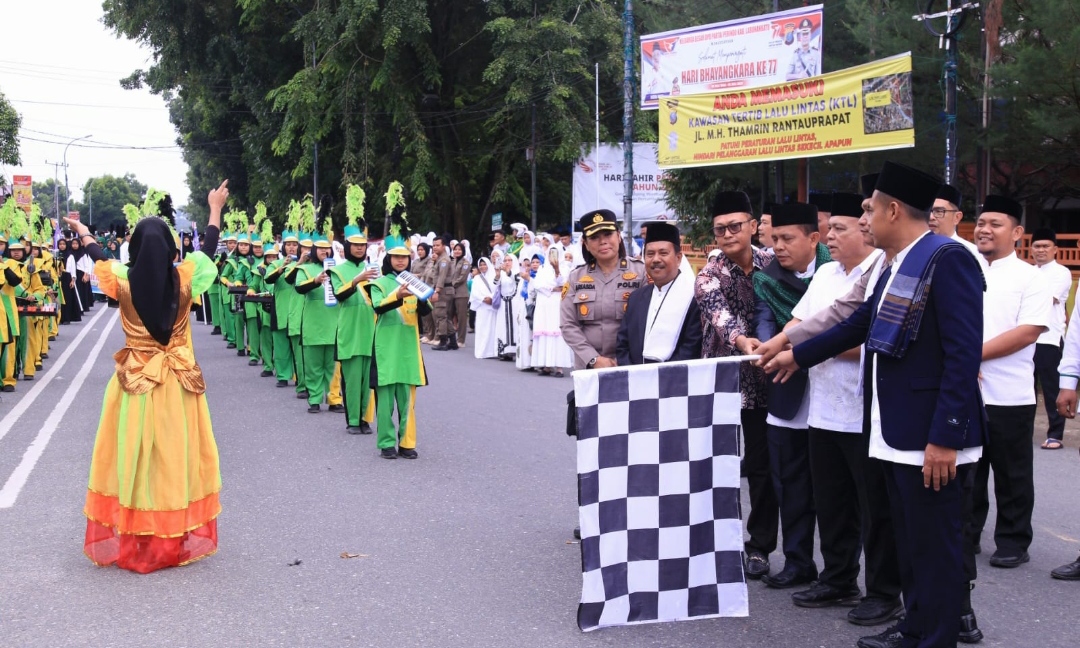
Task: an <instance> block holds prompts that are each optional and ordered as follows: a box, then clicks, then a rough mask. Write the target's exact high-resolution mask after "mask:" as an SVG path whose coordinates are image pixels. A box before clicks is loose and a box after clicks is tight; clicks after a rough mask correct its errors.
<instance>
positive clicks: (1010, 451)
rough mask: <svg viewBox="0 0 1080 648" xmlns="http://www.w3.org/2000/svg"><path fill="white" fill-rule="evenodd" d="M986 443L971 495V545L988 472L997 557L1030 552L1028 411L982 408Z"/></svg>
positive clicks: (986, 502)
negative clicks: (994, 512) (987, 435)
mask: <svg viewBox="0 0 1080 648" xmlns="http://www.w3.org/2000/svg"><path fill="white" fill-rule="evenodd" d="M986 415H987V417H988V418H989V421H990V428H989V429H990V441H989V442H988V443H987V444H986V446H985V447H984V448H983V457H982V459H980V460H979V463H978V467H977V468H976V470H975V487H974V491H973V493H972V523H971V528H970V530H969V535H970V536H971V537H970V541H971V542H972V544H976V543H978V542H979V539H980V538H981V537H982V532H983V528H984V527H985V526H986V518H987V516H988V515H989V513H990V494H989V491H988V482H989V479H990V469H991V468H992V469H993V470H994V499H995V501H996V502H997V520H996V521H995V523H994V543H995V544H996V545H997V549H998V551H1002V552H1004V553H1006V554H1008V553H1013V554H1015V553H1018V552H1021V551H1027V548H1028V547H1029V546H1031V538H1032V529H1031V514H1032V511H1034V509H1035V475H1034V472H1035V471H1034V461H1035V456H1034V450H1033V449H1032V445H1031V443H1032V438H1033V437H1034V435H1035V406H1034V405H1012V406H1001V405H987V406H986Z"/></svg>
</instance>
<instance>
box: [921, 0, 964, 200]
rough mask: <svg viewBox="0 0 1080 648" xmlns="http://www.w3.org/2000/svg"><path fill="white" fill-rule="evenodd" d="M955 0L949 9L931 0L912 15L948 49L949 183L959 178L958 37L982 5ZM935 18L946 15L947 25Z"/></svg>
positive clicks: (949, 0) (945, 74) (947, 2)
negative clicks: (937, 7) (937, 26)
mask: <svg viewBox="0 0 1080 648" xmlns="http://www.w3.org/2000/svg"><path fill="white" fill-rule="evenodd" d="M953 3H954V0H945V11H939V12H937V13H930V11H931V10H932V9H933V8H934V0H927V2H926V10H925V11H924V13H921V14H918V15H915V16H912V17H911V18H912V19H913V20H918V21H919V22H921V23H922V24H923V27H924V28H925V29H926V31H928V32H930V34H931V35H932V36H936V37H937V39H938V48H939V49H944V50H945V66H944V68H943V70H942V76H943V77H944V81H945V183H946V184H953V183H954V182H955V181H956V148H957V145H958V143H959V142H958V138H957V133H956V37H957V35H958V34H959V33H960V30H962V29H963V28H964V25H965V24H966V23H967V21H968V18H969V17H970V15H971V14H972V13H974V12H975V11H976V10H978V8H979V3H977V2H963V3H960V4H957V5H956V6H955V7H954V6H953ZM935 18H944V19H945V29H944V30H943V31H940V32H939V31H937V30H935V29H934V28H933V27H931V26H930V21H931V20H933V19H935Z"/></svg>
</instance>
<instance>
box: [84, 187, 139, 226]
mask: <svg viewBox="0 0 1080 648" xmlns="http://www.w3.org/2000/svg"><path fill="white" fill-rule="evenodd" d="M146 189H147V187H146V185H144V184H143V183H141V182H139V181H138V180H137V179H136V178H135V175H134V174H132V173H128V174H125V175H123V176H112V175H104V176H100V177H97V178H90V179H89V180H87V181H86V184H84V185H83V187H82V194H83V199H84V200H86V201H87V204H86V205H81V206H80V207H81V208H80V210H79V215H80V218H81V219H82V220H83V222H89V221H90V217H91V211H90V203H91V202H92V203H93V222H92V225H93V226H94V227H96V228H97V229H98V230H106V229H112V228H113V227H114V226H116V225H117V224H122V223H123V222H124V205H127V204H132V205H141V204H142V201H143V196H145V195H146Z"/></svg>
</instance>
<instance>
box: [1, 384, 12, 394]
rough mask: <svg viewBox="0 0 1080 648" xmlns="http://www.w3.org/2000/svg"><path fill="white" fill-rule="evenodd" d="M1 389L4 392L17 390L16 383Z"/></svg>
mask: <svg viewBox="0 0 1080 648" xmlns="http://www.w3.org/2000/svg"><path fill="white" fill-rule="evenodd" d="M0 391H2V392H13V391H15V385H4V386H3V387H0Z"/></svg>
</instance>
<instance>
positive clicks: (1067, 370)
mask: <svg viewBox="0 0 1080 648" xmlns="http://www.w3.org/2000/svg"><path fill="white" fill-rule="evenodd" d="M1078 311H1080V304H1077V305H1075V306H1073V312H1072V322H1071V324H1070V325H1069V330H1068V332H1067V333H1066V334H1065V344H1064V349H1063V351H1062V354H1061V364H1060V365H1059V366H1058V373H1059V374H1060V375H1061V378H1060V380H1059V382H1058V385H1059V386H1060V388H1061V389H1060V391H1059V393H1058V398H1057V411H1058V414H1060V415H1061V416H1064V417H1065V418H1067V419H1073V418H1076V405H1077V400H1078V399H1077V394H1076V383H1077V382H1078V381H1080V327H1078V326H1077V324H1076V323H1077V322H1078V321H1080V320H1078V319H1077V317H1078V316H1080V315H1078ZM1050 576H1052V577H1053V578H1057V579H1058V580H1071V581H1075V580H1080V558H1077V559H1076V560H1074V561H1072V562H1071V563H1068V564H1066V565H1062V566H1060V567H1057V568H1055V569H1054V570H1053V571H1051V572H1050Z"/></svg>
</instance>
